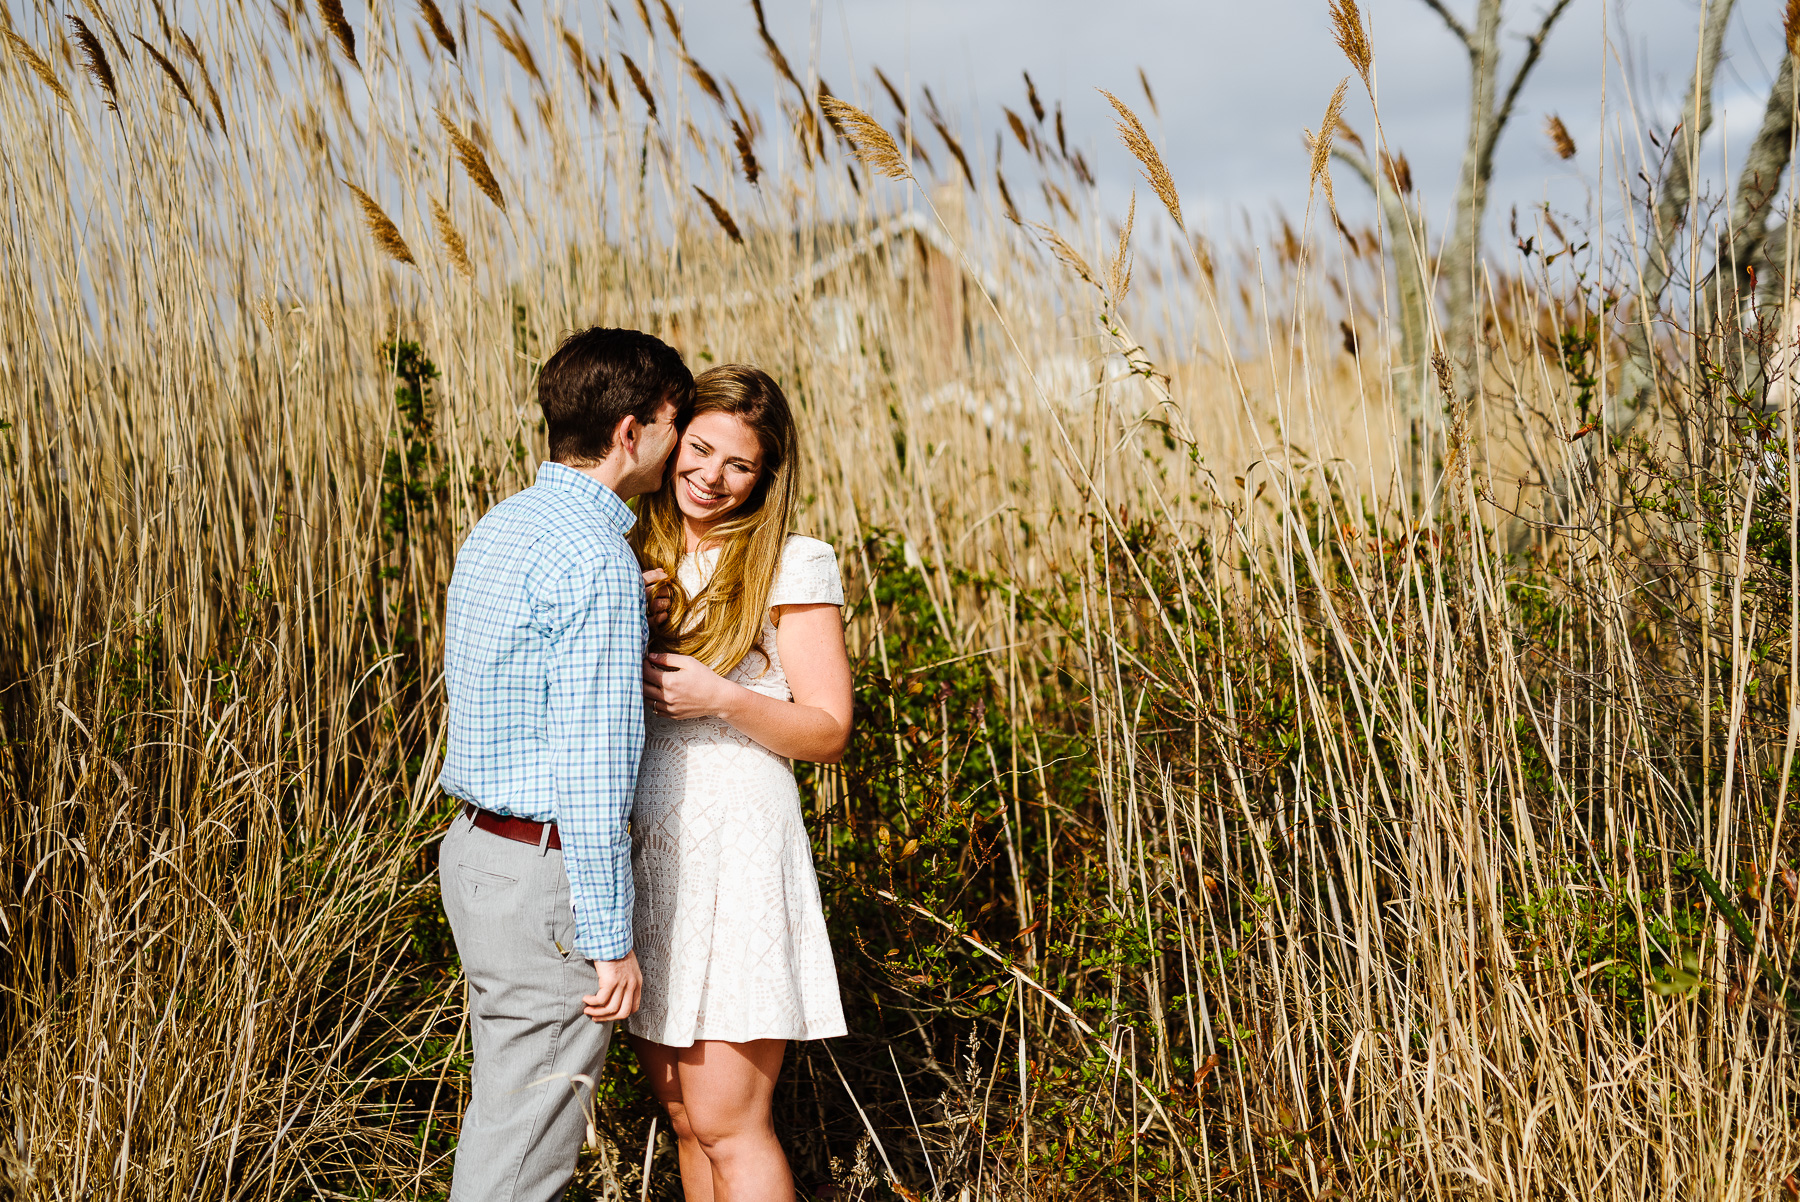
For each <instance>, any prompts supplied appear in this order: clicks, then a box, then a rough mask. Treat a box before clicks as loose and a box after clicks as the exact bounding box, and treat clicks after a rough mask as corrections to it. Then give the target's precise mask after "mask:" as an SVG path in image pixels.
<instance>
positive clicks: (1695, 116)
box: [1606, 0, 1735, 438]
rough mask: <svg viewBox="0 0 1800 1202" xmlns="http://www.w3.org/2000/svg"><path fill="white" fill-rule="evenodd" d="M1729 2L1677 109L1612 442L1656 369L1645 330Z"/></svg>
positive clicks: (1667, 263)
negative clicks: (1678, 118)
mask: <svg viewBox="0 0 1800 1202" xmlns="http://www.w3.org/2000/svg"><path fill="white" fill-rule="evenodd" d="M1734 3H1735V0H1713V2H1712V3H1711V5H1710V6H1709V7H1708V11H1707V16H1706V26H1705V28H1704V29H1702V30H1701V33H1700V46H1699V49H1698V54H1697V56H1696V61H1695V64H1694V77H1693V80H1692V81H1691V82H1690V83H1689V85H1688V97H1687V104H1686V105H1684V106H1683V108H1682V122H1681V125H1680V126H1679V127H1678V131H1679V136H1678V137H1675V138H1674V139H1673V144H1672V145H1671V147H1670V153H1669V156H1668V167H1667V169H1666V170H1665V172H1664V174H1663V181H1662V188H1661V189H1660V191H1659V193H1658V195H1657V198H1656V207H1655V208H1654V209H1653V210H1652V211H1651V212H1652V217H1653V220H1654V223H1655V228H1653V229H1651V230H1650V231H1648V234H1649V236H1648V238H1647V242H1648V243H1649V245H1648V246H1647V247H1646V249H1645V252H1644V257H1643V259H1642V261H1640V262H1639V264H1638V288H1637V307H1638V314H1637V320H1636V321H1634V322H1632V323H1631V324H1630V325H1628V326H1626V327H1625V331H1624V333H1625V345H1626V348H1627V354H1626V359H1625V363H1624V366H1623V368H1622V370H1621V371H1620V373H1619V387H1618V391H1617V392H1615V393H1614V394H1613V397H1612V399H1611V400H1610V401H1608V403H1607V406H1606V410H1607V412H1606V432H1607V435H1608V436H1609V437H1612V438H1617V437H1619V436H1620V435H1622V434H1624V433H1625V431H1627V430H1629V429H1630V428H1631V427H1632V425H1633V424H1635V423H1636V421H1637V419H1638V415H1639V414H1640V413H1642V412H1643V408H1644V402H1645V401H1646V400H1648V399H1649V397H1650V394H1651V392H1652V391H1653V390H1654V388H1655V386H1656V364H1655V360H1654V356H1653V349H1652V347H1651V345H1650V328H1651V323H1652V321H1653V320H1654V319H1655V316H1656V309H1657V306H1658V304H1659V303H1660V302H1661V300H1662V294H1663V290H1664V289H1665V288H1667V287H1668V286H1669V280H1670V278H1671V277H1672V276H1673V274H1674V263H1675V236H1676V234H1677V233H1678V232H1679V231H1680V229H1681V225H1682V222H1683V221H1684V220H1685V218H1686V216H1687V209H1688V205H1689V203H1690V201H1691V200H1692V198H1693V189H1694V178H1693V170H1694V166H1695V160H1696V159H1697V158H1698V156H1699V153H1700V139H1701V137H1702V136H1704V135H1705V133H1706V131H1707V129H1708V127H1710V126H1711V125H1712V90H1713V73H1714V72H1715V71H1716V70H1717V69H1718V66H1719V55H1720V53H1721V52H1722V51H1723V49H1724V44H1725V27H1726V25H1727V24H1728V23H1729V22H1730V20H1731V10H1732V6H1733V4H1734Z"/></svg>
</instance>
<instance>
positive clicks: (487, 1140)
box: [438, 815, 612, 1202]
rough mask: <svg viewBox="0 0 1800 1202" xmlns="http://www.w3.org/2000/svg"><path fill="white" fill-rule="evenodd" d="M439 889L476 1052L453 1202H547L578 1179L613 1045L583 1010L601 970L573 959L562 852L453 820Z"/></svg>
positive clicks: (606, 1027)
mask: <svg viewBox="0 0 1800 1202" xmlns="http://www.w3.org/2000/svg"><path fill="white" fill-rule="evenodd" d="M438 881H439V884H440V886H441V888H442V892H443V898H444V912H445V913H446V914H448V915H449V916H450V930H451V931H452V932H453V933H454V934H455V936H456V951H457V954H458V955H459V956H460V957H461V958H462V966H463V973H464V975H465V976H467V977H468V980H469V1032H470V1037H471V1042H472V1044H473V1047H474V1053H475V1058H474V1067H473V1070H472V1074H471V1075H472V1077H473V1081H472V1090H471V1096H470V1099H469V1106H468V1109H467V1111H465V1112H464V1114H463V1122H462V1137H461V1139H460V1140H458V1141H457V1145H456V1168H455V1175H454V1177H453V1179H452V1183H451V1186H450V1198H451V1202H552V1200H554V1199H558V1198H561V1197H562V1195H563V1191H564V1190H565V1189H566V1188H568V1184H569V1179H570V1178H571V1177H572V1176H574V1173H575V1159H576V1157H577V1156H578V1155H579V1154H580V1152H581V1142H582V1138H583V1137H584V1136H585V1135H586V1133H587V1116H588V1114H589V1112H590V1107H591V1106H592V1104H593V1098H594V1086H593V1084H592V1083H593V1082H595V1081H598V1080H599V1076H600V1071H601V1068H602V1066H603V1065H604V1064H605V1062H606V1045H607V1041H608V1040H609V1039H610V1038H611V1036H612V1024H611V1023H596V1022H593V1021H592V1020H590V1019H589V1018H587V1016H585V1015H584V1014H582V1012H581V999H582V998H583V997H585V996H587V995H588V994H591V993H593V992H594V988H595V983H594V966H593V964H592V963H590V962H589V961H588V960H587V959H585V958H584V957H582V956H581V955H579V954H578V953H577V952H576V951H575V910H574V906H573V904H572V902H571V901H570V898H569V878H568V876H567V875H566V874H565V873H564V871H563V858H562V852H560V851H556V850H554V849H551V848H544V849H543V850H541V851H540V850H539V849H538V848H536V847H534V846H532V845H531V844H529V843H518V842H514V841H513V840H511V839H503V838H501V837H500V836H499V835H495V834H491V833H489V832H487V831H481V830H476V829H475V827H474V826H473V825H472V824H471V823H470V821H469V819H468V818H467V817H466V816H464V815H458V816H457V819H456V821H455V823H453V824H452V825H451V827H450V833H449V834H447V835H445V836H444V842H443V846H442V847H441V848H440V849H439V851H438ZM578 1076H583V1077H586V1078H587V1081H586V1082H583V1081H578V1080H576V1077H578Z"/></svg>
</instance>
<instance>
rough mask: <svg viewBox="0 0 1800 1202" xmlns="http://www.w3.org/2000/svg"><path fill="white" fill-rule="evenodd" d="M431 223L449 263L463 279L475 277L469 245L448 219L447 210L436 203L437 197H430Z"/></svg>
mask: <svg viewBox="0 0 1800 1202" xmlns="http://www.w3.org/2000/svg"><path fill="white" fill-rule="evenodd" d="M431 223H432V224H433V225H435V226H436V227H437V236H438V241H439V242H441V243H442V244H443V247H444V253H445V254H446V255H448V256H449V257H450V265H451V266H452V267H454V268H456V270H457V271H459V272H460V273H462V276H463V278H464V279H468V280H472V279H474V278H475V268H474V267H473V266H471V265H470V263H469V246H468V243H466V242H464V241H463V236H462V235H461V234H459V233H457V231H456V226H455V225H453V224H452V223H451V221H450V213H449V210H447V209H445V208H444V206H443V205H441V204H439V203H438V199H437V197H435V196H434V197H432V198H431Z"/></svg>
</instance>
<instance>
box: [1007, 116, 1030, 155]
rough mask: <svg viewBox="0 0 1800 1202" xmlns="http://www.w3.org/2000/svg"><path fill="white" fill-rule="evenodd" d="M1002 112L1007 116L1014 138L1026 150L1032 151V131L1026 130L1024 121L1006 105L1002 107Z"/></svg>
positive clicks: (1008, 125)
mask: <svg viewBox="0 0 1800 1202" xmlns="http://www.w3.org/2000/svg"><path fill="white" fill-rule="evenodd" d="M1000 111H1001V112H1003V113H1005V114H1006V124H1007V127H1008V128H1010V129H1011V130H1012V132H1013V137H1015V138H1017V139H1018V140H1019V145H1021V146H1023V147H1024V148H1025V149H1026V150H1030V149H1031V131H1030V130H1028V129H1026V128H1025V121H1024V119H1023V118H1022V117H1020V116H1019V114H1017V113H1015V112H1013V111H1012V110H1011V109H1009V108H1007V107H1006V106H1005V105H1001V106H1000Z"/></svg>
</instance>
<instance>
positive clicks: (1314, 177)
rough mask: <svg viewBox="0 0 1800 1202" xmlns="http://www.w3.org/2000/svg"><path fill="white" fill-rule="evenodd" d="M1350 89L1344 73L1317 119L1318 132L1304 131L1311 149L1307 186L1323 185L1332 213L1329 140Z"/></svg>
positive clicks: (1348, 78) (1334, 205)
mask: <svg viewBox="0 0 1800 1202" xmlns="http://www.w3.org/2000/svg"><path fill="white" fill-rule="evenodd" d="M1349 89H1350V77H1349V76H1348V75H1346V76H1345V77H1344V78H1343V79H1340V80H1339V81H1338V86H1337V88H1336V90H1335V91H1333V92H1332V93H1331V100H1330V101H1329V102H1328V103H1327V104H1326V105H1325V116H1324V117H1323V118H1321V119H1320V121H1319V132H1318V134H1316V135H1315V134H1314V133H1313V132H1312V131H1311V130H1307V131H1306V145H1307V148H1308V149H1309V150H1311V151H1312V164H1311V166H1310V168H1309V169H1308V176H1307V186H1308V187H1309V188H1310V187H1312V186H1314V185H1317V184H1321V183H1322V184H1323V185H1324V187H1325V203H1326V205H1328V206H1329V207H1330V209H1331V212H1332V214H1333V215H1334V216H1335V215H1336V214H1337V197H1336V196H1334V195H1332V191H1331V141H1332V138H1333V137H1334V136H1335V135H1336V134H1337V127H1338V118H1339V117H1340V116H1341V115H1342V114H1343V111H1344V93H1345V92H1347V91H1348V90H1349Z"/></svg>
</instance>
